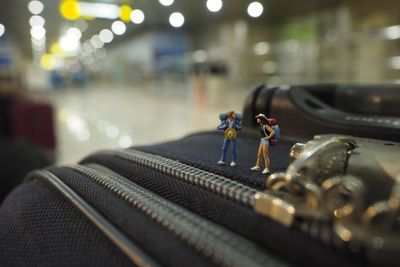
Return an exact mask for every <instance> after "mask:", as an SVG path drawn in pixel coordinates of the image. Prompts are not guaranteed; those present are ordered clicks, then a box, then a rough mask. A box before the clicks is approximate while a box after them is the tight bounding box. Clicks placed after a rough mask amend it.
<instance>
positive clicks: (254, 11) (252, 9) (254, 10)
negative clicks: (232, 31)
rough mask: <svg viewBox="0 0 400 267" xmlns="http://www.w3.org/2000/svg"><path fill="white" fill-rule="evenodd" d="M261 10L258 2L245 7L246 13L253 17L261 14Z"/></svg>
mask: <svg viewBox="0 0 400 267" xmlns="http://www.w3.org/2000/svg"><path fill="white" fill-rule="evenodd" d="M263 11H264V7H263V5H262V4H261V3H260V2H253V3H251V4H250V5H249V6H248V7H247V13H248V14H249V15H250V16H251V17H253V18H257V17H259V16H261V14H262V13H263Z"/></svg>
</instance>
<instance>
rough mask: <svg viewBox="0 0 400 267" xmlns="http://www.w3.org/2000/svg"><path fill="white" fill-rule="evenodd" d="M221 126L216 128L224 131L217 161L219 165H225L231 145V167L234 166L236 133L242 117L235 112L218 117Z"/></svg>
mask: <svg viewBox="0 0 400 267" xmlns="http://www.w3.org/2000/svg"><path fill="white" fill-rule="evenodd" d="M219 119H220V120H221V124H220V125H219V126H218V130H220V131H224V134H225V139H224V144H223V146H222V154H221V159H220V160H219V161H218V164H219V165H225V164H226V159H227V158H226V153H227V150H228V148H229V145H230V144H231V143H232V159H231V160H232V161H231V166H232V167H234V166H236V161H237V154H236V137H237V132H238V131H240V130H241V129H242V125H241V120H242V115H240V114H239V113H235V111H233V110H232V111H228V112H226V113H221V114H220V115H219Z"/></svg>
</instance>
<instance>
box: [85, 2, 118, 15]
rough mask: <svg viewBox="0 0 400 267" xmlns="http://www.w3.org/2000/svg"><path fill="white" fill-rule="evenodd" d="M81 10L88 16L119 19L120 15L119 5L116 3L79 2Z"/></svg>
mask: <svg viewBox="0 0 400 267" xmlns="http://www.w3.org/2000/svg"><path fill="white" fill-rule="evenodd" d="M79 10H80V13H81V15H82V16H86V17H95V18H103V19H117V18H119V15H120V8H119V6H118V5H114V4H105V3H89V2H79Z"/></svg>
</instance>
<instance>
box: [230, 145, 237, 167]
mask: <svg viewBox="0 0 400 267" xmlns="http://www.w3.org/2000/svg"><path fill="white" fill-rule="evenodd" d="M236 160H237V154H236V139H233V140H232V162H231V166H232V167H233V166H236Z"/></svg>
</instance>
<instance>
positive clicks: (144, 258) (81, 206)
mask: <svg viewBox="0 0 400 267" xmlns="http://www.w3.org/2000/svg"><path fill="white" fill-rule="evenodd" d="M36 179H43V180H45V181H46V182H48V183H50V184H51V185H52V186H53V187H54V188H55V189H56V190H57V191H58V192H59V193H61V194H62V195H63V196H64V197H65V198H66V199H68V200H69V201H70V202H71V203H72V204H73V205H74V206H75V207H76V208H77V209H78V210H80V211H81V212H82V213H83V214H84V215H85V216H86V217H87V218H88V219H89V220H90V221H91V222H92V223H93V224H94V225H95V226H96V227H97V228H98V229H99V230H100V231H101V232H102V233H103V234H105V235H106V236H107V237H108V238H109V239H110V240H111V241H112V242H113V243H114V244H115V245H116V246H117V247H118V248H119V249H120V250H121V251H122V252H123V253H124V254H125V255H126V256H127V257H128V258H129V259H130V260H131V261H132V262H133V263H134V264H135V265H136V266H139V267H158V266H160V265H159V264H158V263H156V262H155V261H154V260H153V259H152V258H151V257H150V256H148V255H147V254H146V253H145V252H144V251H143V250H142V249H141V248H140V247H138V246H137V245H136V244H134V243H133V242H132V241H131V240H130V239H129V238H127V237H126V236H125V235H124V234H123V233H122V232H121V231H120V230H119V229H117V228H116V227H115V226H114V225H113V224H111V223H110V222H109V221H108V220H107V219H106V218H104V216H103V215H101V214H100V213H99V212H98V211H97V210H96V209H94V208H93V207H92V206H91V205H90V204H89V203H88V202H87V201H86V200H84V199H83V198H82V197H81V196H79V195H78V194H77V193H76V192H75V191H74V190H73V189H72V188H70V187H69V186H68V185H67V184H65V183H64V182H63V181H62V180H61V179H60V178H58V177H57V176H55V175H54V174H52V173H50V172H48V171H36V172H33V173H31V174H29V175H28V177H27V180H36Z"/></svg>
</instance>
